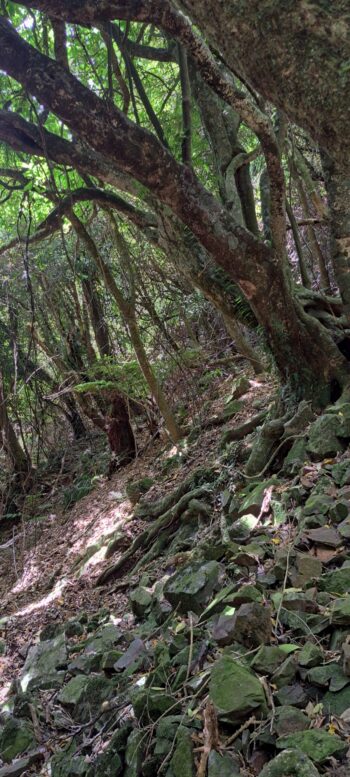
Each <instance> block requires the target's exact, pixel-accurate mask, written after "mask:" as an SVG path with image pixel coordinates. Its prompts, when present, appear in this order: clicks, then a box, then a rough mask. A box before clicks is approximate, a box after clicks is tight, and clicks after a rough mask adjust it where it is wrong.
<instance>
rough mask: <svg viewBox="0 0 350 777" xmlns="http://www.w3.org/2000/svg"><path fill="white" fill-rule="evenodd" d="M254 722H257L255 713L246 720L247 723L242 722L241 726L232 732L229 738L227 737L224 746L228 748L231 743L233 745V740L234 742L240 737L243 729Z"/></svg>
mask: <svg viewBox="0 0 350 777" xmlns="http://www.w3.org/2000/svg"><path fill="white" fill-rule="evenodd" d="M253 723H256V717H255V715H252V717H251V718H248V720H246V722H245V723H242V725H241V726H240V728H238V729H237V731H235V733H234V734H231V736H230V737H229V738H228V739H226V742H225V744H224V747H225V748H226V747H228V746H229V745H232V742H234V741H235V740H236V739H238V737H239V736H240V735H241V734H242V733H243V731H245V730H246V729H247V728H249V726H252V725H253Z"/></svg>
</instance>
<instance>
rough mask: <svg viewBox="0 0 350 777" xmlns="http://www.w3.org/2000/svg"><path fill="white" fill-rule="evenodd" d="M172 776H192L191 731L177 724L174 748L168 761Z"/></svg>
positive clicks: (193, 769) (193, 772)
mask: <svg viewBox="0 0 350 777" xmlns="http://www.w3.org/2000/svg"><path fill="white" fill-rule="evenodd" d="M170 766H171V769H172V772H173V775H174V777H194V775H195V768H194V760H193V743H192V739H191V732H190V731H189V730H188V729H187V728H185V727H184V726H179V728H178V730H177V733H176V740H175V750H174V754H173V756H172V758H171V761H170Z"/></svg>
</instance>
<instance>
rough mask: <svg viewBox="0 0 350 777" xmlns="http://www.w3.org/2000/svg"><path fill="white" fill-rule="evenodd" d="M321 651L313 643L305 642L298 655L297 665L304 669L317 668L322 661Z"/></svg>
mask: <svg viewBox="0 0 350 777" xmlns="http://www.w3.org/2000/svg"><path fill="white" fill-rule="evenodd" d="M323 658H324V655H323V650H322V649H321V648H320V647H319V646H318V645H315V644H314V643H313V642H306V643H305V645H304V647H303V648H302V649H301V650H300V652H299V653H298V664H299V666H303V667H306V668H311V667H312V666H318V665H319V664H320V662H321V661H323Z"/></svg>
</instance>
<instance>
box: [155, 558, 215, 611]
mask: <svg viewBox="0 0 350 777" xmlns="http://www.w3.org/2000/svg"><path fill="white" fill-rule="evenodd" d="M221 572H222V567H221V565H220V564H219V563H218V562H217V561H207V562H206V563H205V564H203V563H201V562H197V563H192V564H188V565H186V566H185V567H182V569H179V571H178V572H176V573H175V574H174V575H172V577H170V578H169V580H167V582H166V584H165V586H164V596H165V597H166V599H168V601H169V602H170V604H172V605H173V607H177V608H178V610H179V612H183V613H187V612H188V611H189V610H192V611H193V612H195V613H197V614H198V615H200V613H201V612H202V610H203V607H204V606H205V605H206V604H207V603H208V601H209V599H210V597H211V596H212V594H213V592H214V591H215V590H217V589H218V587H219V584H220V583H219V580H220V576H221Z"/></svg>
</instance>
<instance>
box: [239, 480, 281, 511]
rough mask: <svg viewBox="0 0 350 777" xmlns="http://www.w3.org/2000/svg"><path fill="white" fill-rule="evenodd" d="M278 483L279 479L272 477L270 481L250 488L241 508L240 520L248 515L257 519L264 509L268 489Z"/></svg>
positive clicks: (264, 481)
mask: <svg viewBox="0 0 350 777" xmlns="http://www.w3.org/2000/svg"><path fill="white" fill-rule="evenodd" d="M276 483H277V478H276V477H272V478H270V479H269V480H263V481H261V483H259V484H258V485H255V486H254V487H252V488H250V489H249V491H248V493H247V494H246V496H245V498H244V499H243V502H242V504H241V506H240V508H239V511H238V518H242V517H243V516H244V515H247V514H249V515H254V516H256V517H257V516H258V515H259V513H260V510H261V507H262V503H263V500H264V496H265V492H266V489H267V488H269V487H270V486H273V485H275V484H276ZM242 496H243V494H242Z"/></svg>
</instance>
